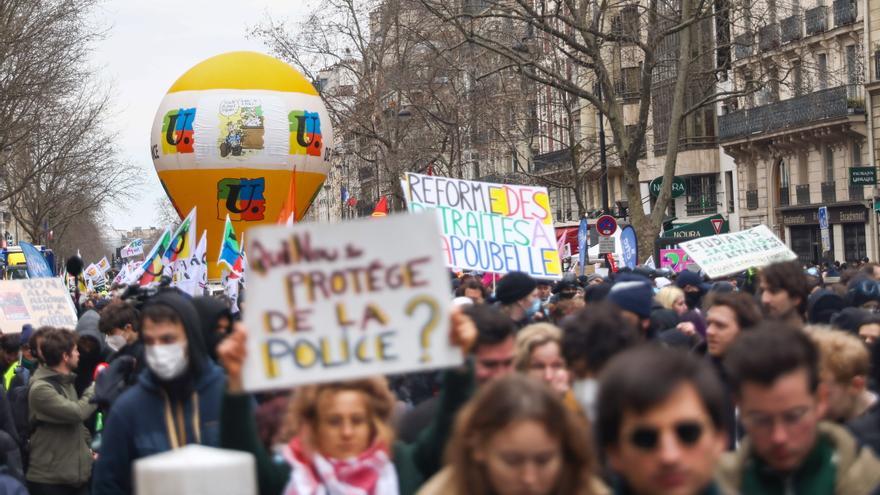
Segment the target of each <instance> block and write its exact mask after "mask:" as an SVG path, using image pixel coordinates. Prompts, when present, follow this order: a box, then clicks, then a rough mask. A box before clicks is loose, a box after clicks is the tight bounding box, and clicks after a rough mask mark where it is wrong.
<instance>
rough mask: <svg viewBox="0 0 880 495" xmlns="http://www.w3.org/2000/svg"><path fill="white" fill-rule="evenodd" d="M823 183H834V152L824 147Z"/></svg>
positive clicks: (828, 147)
mask: <svg viewBox="0 0 880 495" xmlns="http://www.w3.org/2000/svg"><path fill="white" fill-rule="evenodd" d="M825 182H834V150H833V149H831V147H830V146H826V147H825Z"/></svg>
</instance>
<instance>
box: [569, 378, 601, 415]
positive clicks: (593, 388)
mask: <svg viewBox="0 0 880 495" xmlns="http://www.w3.org/2000/svg"><path fill="white" fill-rule="evenodd" d="M571 391H572V392H573V393H574V398H575V399H577V401H578V404H580V405H581V407H582V408H583V410H584V413H585V414H586V415H587V418H588V419H589V420H590V421H595V419H596V402H597V399H598V395H599V381H598V380H595V379H593V378H584V379H583V380H575V381H574V383H572V384H571Z"/></svg>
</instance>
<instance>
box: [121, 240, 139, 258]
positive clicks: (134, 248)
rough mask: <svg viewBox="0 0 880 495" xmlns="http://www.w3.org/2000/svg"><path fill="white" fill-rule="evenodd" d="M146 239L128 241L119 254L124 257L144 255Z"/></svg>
mask: <svg viewBox="0 0 880 495" xmlns="http://www.w3.org/2000/svg"><path fill="white" fill-rule="evenodd" d="M143 254H144V241H143V239H135V240H133V241H131V242H129V243H128V245H127V246H125V247H124V248H122V249H120V250H119V256H120V257H122V258H134V257H135V256H143Z"/></svg>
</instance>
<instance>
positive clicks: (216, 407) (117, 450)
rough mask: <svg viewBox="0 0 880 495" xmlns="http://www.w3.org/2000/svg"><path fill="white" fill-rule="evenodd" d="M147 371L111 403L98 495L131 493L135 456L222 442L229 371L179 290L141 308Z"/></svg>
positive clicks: (96, 475) (96, 476) (168, 291)
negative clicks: (218, 360)
mask: <svg viewBox="0 0 880 495" xmlns="http://www.w3.org/2000/svg"><path fill="white" fill-rule="evenodd" d="M139 328H140V333H141V340H142V341H143V343H144V348H145V352H144V354H145V358H146V364H147V367H146V369H145V370H144V371H143V372H142V373H141V374H140V376H139V377H138V382H137V383H136V384H135V385H134V386H133V387H131V388H129V389H128V390H126V391H125V392H124V393H123V394H122V395H121V396H120V397H119V398H118V399H117V400H116V401H115V403H114V404H113V410H112V412H111V413H110V415H109V417H108V419H107V422H106V425H105V428H104V432H103V441H102V444H101V450H100V453H99V455H98V461H97V464H96V466H95V472H94V478H93V483H92V491H93V493H94V494H95V495H101V494H116V493H131V491H132V478H131V475H132V471H131V466H132V464H133V463H134V461H135V460H137V459H139V458H141V457H145V456H148V455H152V454H157V453H160V452H165V451H169V450H172V449H176V448H179V447H183V446H185V445H188V444H200V445H206V446H211V447H217V446H219V444H220V429H219V425H220V406H221V403H222V400H223V393H224V390H225V387H226V378H225V376H224V373H223V371H222V370H221V368H220V367H219V366H217V365H216V364H215V363H214V362H213V361H212V360H211V359H210V357H209V356H208V351H207V349H206V347H205V342H204V339H203V337H202V331H201V324H200V322H199V316H198V313H197V312H196V309H195V308H194V307H193V304H192V302H190V299H189V298H188V297H187V296H185V295H184V294H183V293H181V292H179V291H177V290H175V289H166V290H162V291H160V292H159V293H158V294H157V295H155V296H153V297H151V298H150V299H148V300H147V301H146V302H145V304H144V307H143V310H142V311H141V314H140V325H139Z"/></svg>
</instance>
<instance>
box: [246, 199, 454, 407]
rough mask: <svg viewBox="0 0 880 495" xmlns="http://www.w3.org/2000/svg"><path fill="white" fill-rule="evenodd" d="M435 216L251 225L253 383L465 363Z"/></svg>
mask: <svg viewBox="0 0 880 495" xmlns="http://www.w3.org/2000/svg"><path fill="white" fill-rule="evenodd" d="M440 242H441V239H440V228H439V226H438V224H437V220H436V216H435V215H433V214H415V215H395V216H389V217H385V218H369V219H365V220H359V221H353V222H347V223H341V224H333V225H327V224H296V225H294V226H291V227H281V226H273V227H258V228H252V229H251V230H249V231H248V238H247V245H246V247H245V252H247V256H248V263H249V272H248V300H247V308H245V311H244V321H245V324H246V326H247V328H248V332H249V335H248V358H247V361H246V362H245V368H244V374H243V380H244V385H245V388H246V389H247V390H249V391H254V390H266V389H272V388H285V387H290V386H294V385H300V384H304V383H316V382H324V381H335V380H346V379H352V378H357V377H364V376H369V375H383V374H389V373H402V372H410V371H421V370H427V369H434V368H440V367H447V366H454V365H458V364H460V363H461V361H462V357H461V352H460V351H459V350H458V349H456V348H454V347H452V346H451V345H450V344H449V328H448V317H447V305H448V301H449V299H450V297H449V294H450V288H449V274H448V272H447V270H446V268H444V263H443V254H442V253H441V251H440V249H439V248H438V246H439V245H440Z"/></svg>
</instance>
